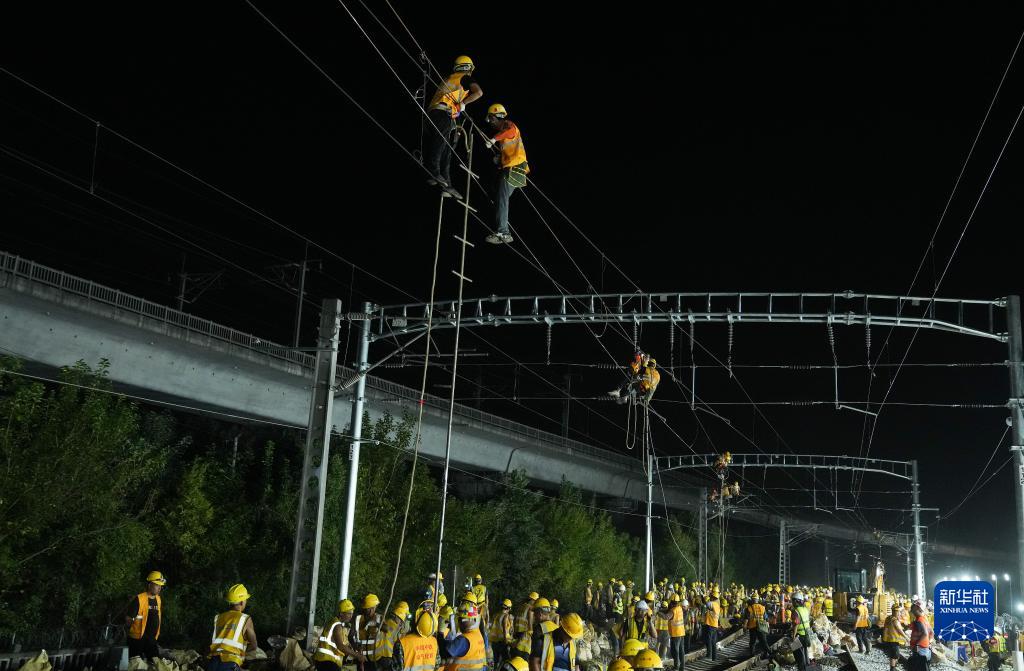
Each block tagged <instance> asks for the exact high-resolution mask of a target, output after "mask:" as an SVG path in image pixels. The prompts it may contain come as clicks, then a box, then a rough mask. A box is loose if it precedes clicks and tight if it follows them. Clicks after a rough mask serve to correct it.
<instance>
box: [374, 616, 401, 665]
mask: <svg viewBox="0 0 1024 671" xmlns="http://www.w3.org/2000/svg"><path fill="white" fill-rule="evenodd" d="M403 622H404V621H403V620H400V619H398V618H397V617H396V616H395V615H391V616H389V617H388V618H387V619H386V620H384V626H383V627H381V630H380V634H379V635H378V636H377V645H376V646H375V647H374V649H373V661H375V662H378V661H380V660H381V659H391V657H392V655H394V650H395V643H396V642H397V641H398V637H399V635H401V633H402V624H403Z"/></svg>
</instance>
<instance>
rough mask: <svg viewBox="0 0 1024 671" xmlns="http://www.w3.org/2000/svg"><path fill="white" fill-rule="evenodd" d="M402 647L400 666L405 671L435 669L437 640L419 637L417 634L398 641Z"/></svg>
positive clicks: (429, 637) (432, 637)
mask: <svg viewBox="0 0 1024 671" xmlns="http://www.w3.org/2000/svg"><path fill="white" fill-rule="evenodd" d="M398 643H399V645H401V646H402V654H403V655H404V657H403V659H402V666H403V668H404V669H405V671H434V669H435V668H436V667H437V638H436V637H435V636H420V635H419V633H418V632H415V631H414V632H412V633H411V634H406V635H405V636H403V637H402V638H400V639H398Z"/></svg>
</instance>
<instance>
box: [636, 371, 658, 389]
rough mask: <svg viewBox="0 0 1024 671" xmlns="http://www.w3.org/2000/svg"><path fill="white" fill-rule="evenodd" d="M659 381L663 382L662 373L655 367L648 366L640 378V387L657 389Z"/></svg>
mask: <svg viewBox="0 0 1024 671" xmlns="http://www.w3.org/2000/svg"><path fill="white" fill-rule="evenodd" d="M659 382H661V373H659V372H658V371H657V370H656V369H654V368H646V369H644V374H643V377H641V378H640V388H641V389H642V390H644V391H647V390H648V389H657V388H658V383H659Z"/></svg>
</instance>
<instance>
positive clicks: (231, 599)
mask: <svg viewBox="0 0 1024 671" xmlns="http://www.w3.org/2000/svg"><path fill="white" fill-rule="evenodd" d="M250 597H252V595H251V594H249V590H247V589H246V588H245V585H243V584H242V583H238V584H237V585H232V586H231V587H230V588H229V589H228V593H227V594H225V595H224V599H225V600H226V601H227V602H228V603H230V604H235V603H242V602H243V601H248V600H249V598H250Z"/></svg>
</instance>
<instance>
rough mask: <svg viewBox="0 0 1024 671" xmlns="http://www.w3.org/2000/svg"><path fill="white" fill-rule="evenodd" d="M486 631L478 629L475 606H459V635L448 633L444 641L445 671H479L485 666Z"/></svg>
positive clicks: (478, 615) (477, 613)
mask: <svg viewBox="0 0 1024 671" xmlns="http://www.w3.org/2000/svg"><path fill="white" fill-rule="evenodd" d="M488 647H489V646H488V642H487V630H486V629H481V627H480V614H479V611H478V610H477V607H476V604H473V603H470V602H469V601H463V602H462V603H461V604H460V605H459V633H458V634H456V633H455V632H454V631H450V632H449V633H448V635H447V636H445V640H444V657H446V658H447V659H449V660H450V661H449V662H448V664H446V665H445V667H444V668H445V671H481V669H484V668H485V667H486V666H487V648H488Z"/></svg>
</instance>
